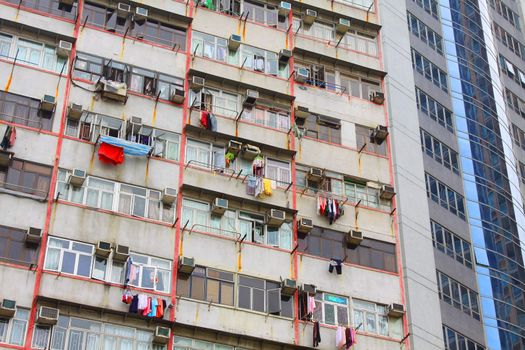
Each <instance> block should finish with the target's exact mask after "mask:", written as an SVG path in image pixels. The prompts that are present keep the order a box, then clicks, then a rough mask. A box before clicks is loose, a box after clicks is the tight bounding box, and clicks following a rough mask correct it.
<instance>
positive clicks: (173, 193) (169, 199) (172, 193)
mask: <svg viewBox="0 0 525 350" xmlns="http://www.w3.org/2000/svg"><path fill="white" fill-rule="evenodd" d="M176 200H177V190H176V189H174V188H171V187H166V188H165V189H164V191H162V202H164V203H165V204H168V205H172V204H173V203H175V201H176Z"/></svg>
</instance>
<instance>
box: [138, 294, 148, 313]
mask: <svg viewBox="0 0 525 350" xmlns="http://www.w3.org/2000/svg"><path fill="white" fill-rule="evenodd" d="M138 298H139V302H138V305H137V309H138V310H139V311H142V310H144V309H146V308H147V307H148V296H147V295H146V294H139V295H138Z"/></svg>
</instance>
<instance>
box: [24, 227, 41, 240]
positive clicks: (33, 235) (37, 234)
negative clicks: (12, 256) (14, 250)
mask: <svg viewBox="0 0 525 350" xmlns="http://www.w3.org/2000/svg"><path fill="white" fill-rule="evenodd" d="M41 240H42V229H39V228H36V227H30V228H28V229H27V231H26V239H25V241H26V243H28V244H40V241H41Z"/></svg>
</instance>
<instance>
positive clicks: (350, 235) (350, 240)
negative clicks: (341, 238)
mask: <svg viewBox="0 0 525 350" xmlns="http://www.w3.org/2000/svg"><path fill="white" fill-rule="evenodd" d="M345 240H346V244H348V245H352V246H356V245H359V244H361V242H363V232H361V231H357V230H350V231H349V232H347V233H346V236H345Z"/></svg>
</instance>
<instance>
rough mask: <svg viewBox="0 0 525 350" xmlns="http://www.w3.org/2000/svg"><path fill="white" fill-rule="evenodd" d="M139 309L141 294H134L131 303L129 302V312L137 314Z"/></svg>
mask: <svg viewBox="0 0 525 350" xmlns="http://www.w3.org/2000/svg"><path fill="white" fill-rule="evenodd" d="M138 311H139V296H138V295H134V296H133V299H131V304H129V313H130V314H136V313H137V312H138Z"/></svg>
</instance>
